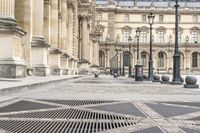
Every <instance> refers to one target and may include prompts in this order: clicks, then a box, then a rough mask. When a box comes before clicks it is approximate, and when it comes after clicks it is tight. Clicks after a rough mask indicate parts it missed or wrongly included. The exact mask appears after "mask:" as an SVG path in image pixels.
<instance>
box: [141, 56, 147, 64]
mask: <svg viewBox="0 0 200 133" xmlns="http://www.w3.org/2000/svg"><path fill="white" fill-rule="evenodd" d="M141 60H142V65H143V66H144V67H147V54H146V53H145V52H143V53H141Z"/></svg>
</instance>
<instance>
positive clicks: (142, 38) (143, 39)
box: [140, 31, 147, 44]
mask: <svg viewBox="0 0 200 133" xmlns="http://www.w3.org/2000/svg"><path fill="white" fill-rule="evenodd" d="M140 42H141V43H143V44H145V43H147V32H145V31H142V32H141V33H140Z"/></svg>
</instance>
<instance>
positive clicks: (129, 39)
mask: <svg viewBox="0 0 200 133" xmlns="http://www.w3.org/2000/svg"><path fill="white" fill-rule="evenodd" d="M128 43H129V71H128V72H129V75H128V77H129V78H131V75H132V72H131V69H132V67H131V45H132V38H131V37H129V38H128Z"/></svg>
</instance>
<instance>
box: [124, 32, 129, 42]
mask: <svg viewBox="0 0 200 133" xmlns="http://www.w3.org/2000/svg"><path fill="white" fill-rule="evenodd" d="M129 36H130V31H124V33H123V40H124V42H125V43H128V38H129Z"/></svg>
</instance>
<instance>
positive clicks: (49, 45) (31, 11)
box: [0, 0, 98, 78]
mask: <svg viewBox="0 0 200 133" xmlns="http://www.w3.org/2000/svg"><path fill="white" fill-rule="evenodd" d="M94 3H95V1H87V0H20V1H17V0H0V44H1V45H0V77H4V78H17V77H25V76H26V75H35V76H47V75H69V74H78V73H83V72H87V73H89V72H91V67H92V66H94V65H96V66H98V63H97V62H96V61H95V59H96V58H97V53H98V52H93V51H98V50H97V49H98V47H97V46H98V43H96V42H95V41H94V40H95V39H98V35H95V36H92V37H93V39H91V38H90V34H93V33H95V30H93V31H92V28H91V26H90V24H92V23H93V24H94V22H93V21H94V19H91V9H93V11H94V10H95V6H94ZM93 27H94V26H93ZM93 29H94V28H93ZM94 38H95V39H94ZM92 52H93V53H92ZM90 53H92V54H90ZM94 55H95V56H94ZM94 58H95V59H94Z"/></svg>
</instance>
